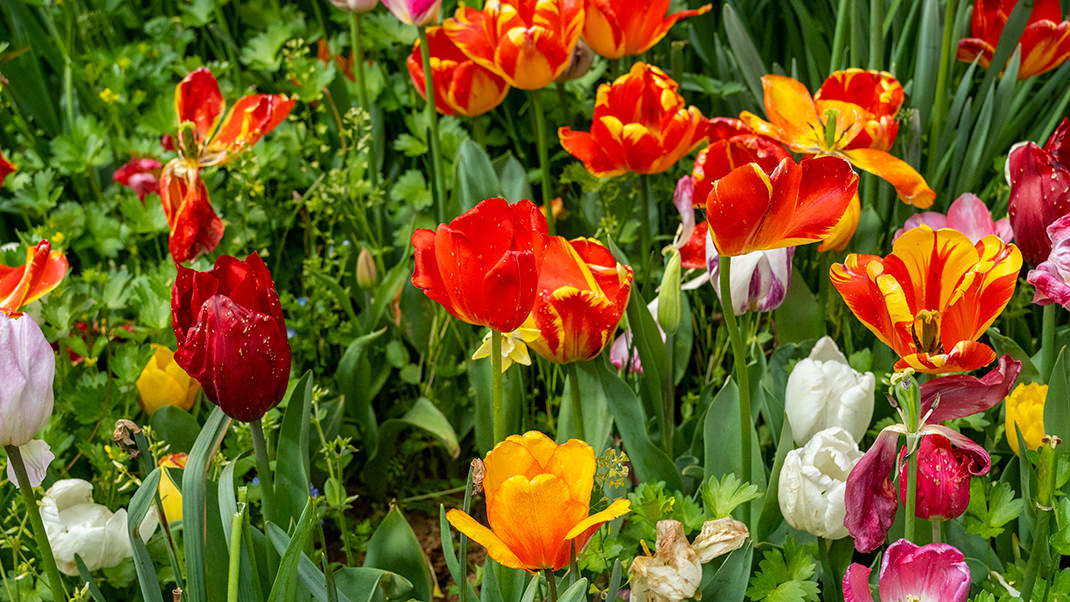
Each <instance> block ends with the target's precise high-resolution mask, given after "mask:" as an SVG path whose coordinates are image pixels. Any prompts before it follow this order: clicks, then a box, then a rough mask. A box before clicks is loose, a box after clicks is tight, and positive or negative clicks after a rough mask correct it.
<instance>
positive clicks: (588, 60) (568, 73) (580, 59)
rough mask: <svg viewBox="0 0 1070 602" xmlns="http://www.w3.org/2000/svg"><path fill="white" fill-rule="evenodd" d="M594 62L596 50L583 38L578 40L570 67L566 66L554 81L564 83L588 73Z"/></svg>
mask: <svg viewBox="0 0 1070 602" xmlns="http://www.w3.org/2000/svg"><path fill="white" fill-rule="evenodd" d="M592 63H594V51H593V50H591V47H590V46H588V45H587V44H585V43H584V42H583V40H576V46H575V47H574V48H573V49H572V58H571V60H569V63H568V67H565V70H564V71H563V72H561V75H558V76H557V79H556V80H554V81H556V82H558V83H564V82H570V81H572V80H574V79H579V78H581V77H583V76H584V75H587V72H588V71H590V70H591V64H592Z"/></svg>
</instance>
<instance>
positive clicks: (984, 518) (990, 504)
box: [964, 479, 1025, 539]
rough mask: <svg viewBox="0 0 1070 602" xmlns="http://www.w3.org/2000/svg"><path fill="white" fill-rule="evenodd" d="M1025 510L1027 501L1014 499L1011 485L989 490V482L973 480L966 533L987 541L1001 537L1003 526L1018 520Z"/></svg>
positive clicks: (996, 486) (967, 508)
mask: <svg viewBox="0 0 1070 602" xmlns="http://www.w3.org/2000/svg"><path fill="white" fill-rule="evenodd" d="M1023 510H1025V501H1024V500H1022V499H1018V498H1015V497H1014V490H1012V489H1011V486H1010V485H1009V484H1007V483H997V484H995V485H994V486H993V487H992V488H991V489H989V487H988V483H987V481H985V480H983V479H973V480H972V481H971V482H970V504H969V505H968V506H966V516H965V521H964V522H965V527H966V532H967V533H972V534H974V535H980V536H981V537H984V538H985V539H992V538H995V537H999V535H1000V534H1001V533H1003V531H1004V527H1003V525H1006V524H1007V523H1009V522H1011V521H1012V520H1014V519H1016V518H1018V516H1019V515H1021V514H1022V511H1023Z"/></svg>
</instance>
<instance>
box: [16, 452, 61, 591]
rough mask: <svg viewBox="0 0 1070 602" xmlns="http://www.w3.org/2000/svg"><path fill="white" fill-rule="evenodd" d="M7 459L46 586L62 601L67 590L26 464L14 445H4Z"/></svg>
mask: <svg viewBox="0 0 1070 602" xmlns="http://www.w3.org/2000/svg"><path fill="white" fill-rule="evenodd" d="M4 449H5V450H6V451H7V461H8V462H10V463H11V467H12V468H14V469H15V479H16V480H17V481H18V485H19V491H20V492H21V493H22V499H23V501H24V502H25V503H26V513H27V514H28V515H29V517H30V525H32V526H33V536H34V539H36V540H37V553H38V558H40V559H41V564H43V565H45V574H46V575H47V576H48V587H49V589H51V590H52V599H53V600H56V601H63V600H66V599H67V590H65V589H64V587H63V577H62V576H61V575H60V574H59V568H57V567H56V557H55V556H54V555H53V554H52V545H51V544H49V543H48V534H47V533H46V532H45V524H44V523H43V522H41V511H40V510H39V509H38V508H37V498H36V496H34V493H33V487H31V486H30V477H29V476H27V474H26V464H25V463H24V462H23V461H22V452H21V451H20V450H19V448H18V447H16V446H14V445H8V446H5V447H4Z"/></svg>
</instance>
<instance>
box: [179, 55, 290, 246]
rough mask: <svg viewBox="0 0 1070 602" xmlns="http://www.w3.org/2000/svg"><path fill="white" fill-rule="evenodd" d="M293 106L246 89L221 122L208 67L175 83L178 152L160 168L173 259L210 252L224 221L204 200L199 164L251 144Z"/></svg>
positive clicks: (219, 100)
mask: <svg viewBox="0 0 1070 602" xmlns="http://www.w3.org/2000/svg"><path fill="white" fill-rule="evenodd" d="M293 105H294V100H293V99H290V98H287V97H286V96H285V95H282V94H251V95H249V96H243V97H242V98H239V99H238V102H236V103H235V104H234V108H233V109H231V110H230V112H229V113H228V114H227V116H226V118H225V119H223V120H222V123H220V119H221V117H222V115H223V111H224V109H225V108H226V102H225V101H224V100H223V94H222V92H220V91H219V83H218V82H216V79H215V77H214V76H213V75H212V73H211V72H210V71H208V69H206V68H204V67H201V68H199V69H196V70H195V71H193V72H192V73H190V74H189V75H187V76H186V77H184V78H183V79H182V81H181V82H180V83H179V84H178V87H177V88H175V112H176V113H177V114H178V123H179V130H178V146H177V149H178V151H179V154H180V155H181V156H180V157H178V158H176V159H172V160H171V161H170V162H168V164H167V165H166V166H165V167H164V170H163V174H162V175H161V178H160V201H161V202H162V203H163V208H164V214H165V215H166V216H167V225H168V227H169V228H170V230H171V235H170V237H169V239H168V248H169V250H170V251H171V256H172V258H174V260H175V262H176V263H184V262H186V261H191V260H193V259H194V258H196V257H197V256H199V255H202V254H204V253H210V252H212V251H213V250H214V249H215V248H216V246H217V245H218V244H219V241H220V240H221V239H222V238H223V222H222V220H220V219H219V216H217V215H216V213H215V210H214V209H213V208H212V205H211V203H209V202H208V190H207V189H206V188H205V185H204V180H202V179H201V172H200V168H202V167H208V166H212V165H222V164H224V163H226V162H228V161H230V160H231V159H233V158H234V157H236V156H237V155H238V154H240V153H241V152H243V151H244V150H245V149H247V148H249V147H251V146H253V145H254V144H256V143H257V142H258V141H259V140H260V138H261V137H263V135H264V134H266V133H268V132H270V131H271V130H273V129H275V127H276V126H278V125H279V124H280V123H282V121H283V120H285V119H286V116H287V115H289V114H290V110H291V109H293ZM187 124H188V125H187ZM187 135H190V136H191V138H190V139H188V140H187Z"/></svg>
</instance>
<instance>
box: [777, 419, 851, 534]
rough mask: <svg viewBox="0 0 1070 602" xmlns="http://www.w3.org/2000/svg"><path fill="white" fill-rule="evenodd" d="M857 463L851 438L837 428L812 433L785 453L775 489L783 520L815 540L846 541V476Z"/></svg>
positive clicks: (844, 431)
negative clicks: (804, 440) (804, 443)
mask: <svg viewBox="0 0 1070 602" xmlns="http://www.w3.org/2000/svg"><path fill="white" fill-rule="evenodd" d="M861 459H862V452H861V451H859V449H858V444H857V443H855V441H854V438H853V437H852V435H851V434H850V433H848V432H847V431H846V430H844V429H842V428H840V427H838V426H834V427H832V428H828V429H825V430H823V431H820V432H818V433H816V434H815V435H814V436H813V437H812V438H811V439H810V440H809V442H807V444H806V445H805V446H803V447H800V448H798V449H793V450H791V451H790V452H788V455H787V456H786V457H785V458H784V466H783V467H782V468H781V470H780V482H779V485H778V489H777V499H778V501H779V502H780V512H781V513H782V514H783V515H784V520H786V521H788V524H790V525H791V526H792V527H795V528H796V529H799V530H802V531H806V532H808V533H812V534H814V535H816V536H818V537H824V538H826V539H839V538H841V537H846V536H847V527H845V526H844V524H843V520H844V518H845V517H846V516H847V506H846V502H845V498H844V495H845V492H846V490H847V476H848V475H849V474H851V469H852V468H854V465H855V464H857V463H858V461H859V460H861Z"/></svg>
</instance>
